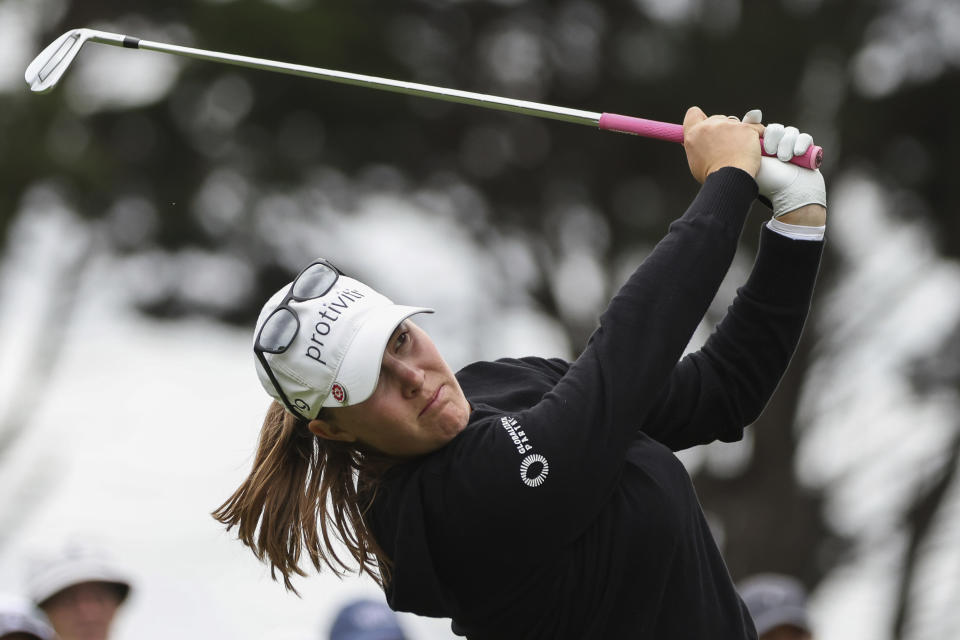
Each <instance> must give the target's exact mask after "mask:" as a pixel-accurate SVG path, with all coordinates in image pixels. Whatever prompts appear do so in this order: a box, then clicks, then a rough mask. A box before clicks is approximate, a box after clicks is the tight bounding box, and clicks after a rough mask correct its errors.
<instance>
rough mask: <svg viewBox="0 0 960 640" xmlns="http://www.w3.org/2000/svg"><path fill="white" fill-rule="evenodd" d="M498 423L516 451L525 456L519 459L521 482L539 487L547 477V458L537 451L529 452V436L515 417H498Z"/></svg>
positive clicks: (548, 466) (530, 447)
mask: <svg viewBox="0 0 960 640" xmlns="http://www.w3.org/2000/svg"><path fill="white" fill-rule="evenodd" d="M500 424H501V426H503V429H504V431H506V432H507V435H508V436H510V439H511V440H512V441H513V446H514V447H516V449H517V453H519V454H520V455H522V456H525V457H524V458H523V460H521V461H520V479H521V480H522V481H523V484H525V485H527V486H528V487H539V486H540V485H542V484H543V483H544V481H545V480H546V479H547V474H549V473H550V465H549V464H548V463H547V459H546V458H545V457H543V456H542V455H540V454H539V453H529V452H530V450H531V449H533V445H532V444H530V438H529V437H528V436H527V434H526V433H525V431H524V429H523V426H522V425H521V424H520V423H519V422H517V419H516V418H511V417H509V416H504V417H502V418H500Z"/></svg>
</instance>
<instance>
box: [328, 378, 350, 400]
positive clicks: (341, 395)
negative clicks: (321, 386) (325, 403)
mask: <svg viewBox="0 0 960 640" xmlns="http://www.w3.org/2000/svg"><path fill="white" fill-rule="evenodd" d="M330 395H332V396H333V399H334V400H336V401H337V402H339V403H340V404H346V403H347V390H346V389H344V388H343V385H341V384H340V383H339V382H334V383H333V386H332V387H330Z"/></svg>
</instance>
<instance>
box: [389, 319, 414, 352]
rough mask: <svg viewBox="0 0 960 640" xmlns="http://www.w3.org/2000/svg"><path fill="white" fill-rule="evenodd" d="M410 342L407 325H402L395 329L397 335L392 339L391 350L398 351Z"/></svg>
mask: <svg viewBox="0 0 960 640" xmlns="http://www.w3.org/2000/svg"><path fill="white" fill-rule="evenodd" d="M409 340H410V330H409V329H408V328H407V324H406V323H403V324H401V325H400V326H399V327H397V333H396V335H395V336H394V337H393V350H394V351H395V352H396V351H400V349H401V348H403V346H404V345H405V344H407V342H409Z"/></svg>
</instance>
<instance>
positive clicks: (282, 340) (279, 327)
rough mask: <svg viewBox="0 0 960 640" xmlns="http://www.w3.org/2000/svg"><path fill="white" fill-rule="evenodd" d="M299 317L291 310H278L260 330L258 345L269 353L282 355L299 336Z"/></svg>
mask: <svg viewBox="0 0 960 640" xmlns="http://www.w3.org/2000/svg"><path fill="white" fill-rule="evenodd" d="M297 329H298V324H297V317H296V316H295V315H293V312H292V311H290V310H289V309H277V310H276V311H274V312H273V313H272V314H271V315H270V317H269V318H267V321H266V322H264V323H263V328H262V329H260V337H258V338H257V345H258V346H259V347H260V349H262V350H263V351H266V352H267V353H282V352H283V351H284V350H286V348H287V347H289V346H290V343H291V342H293V339H294V337H296V335H297Z"/></svg>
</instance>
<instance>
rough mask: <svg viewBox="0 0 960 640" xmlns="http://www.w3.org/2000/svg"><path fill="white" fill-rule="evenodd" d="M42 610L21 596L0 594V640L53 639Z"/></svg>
mask: <svg viewBox="0 0 960 640" xmlns="http://www.w3.org/2000/svg"><path fill="white" fill-rule="evenodd" d="M53 637H54V636H53V628H52V627H51V626H50V625H49V624H48V623H47V619H46V617H45V616H44V615H43V612H42V611H40V610H39V609H37V608H36V607H35V606H34V605H33V603H32V602H30V601H29V600H27V599H26V598H24V597H22V596H15V595H12V594H6V593H3V594H0V640H53Z"/></svg>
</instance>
